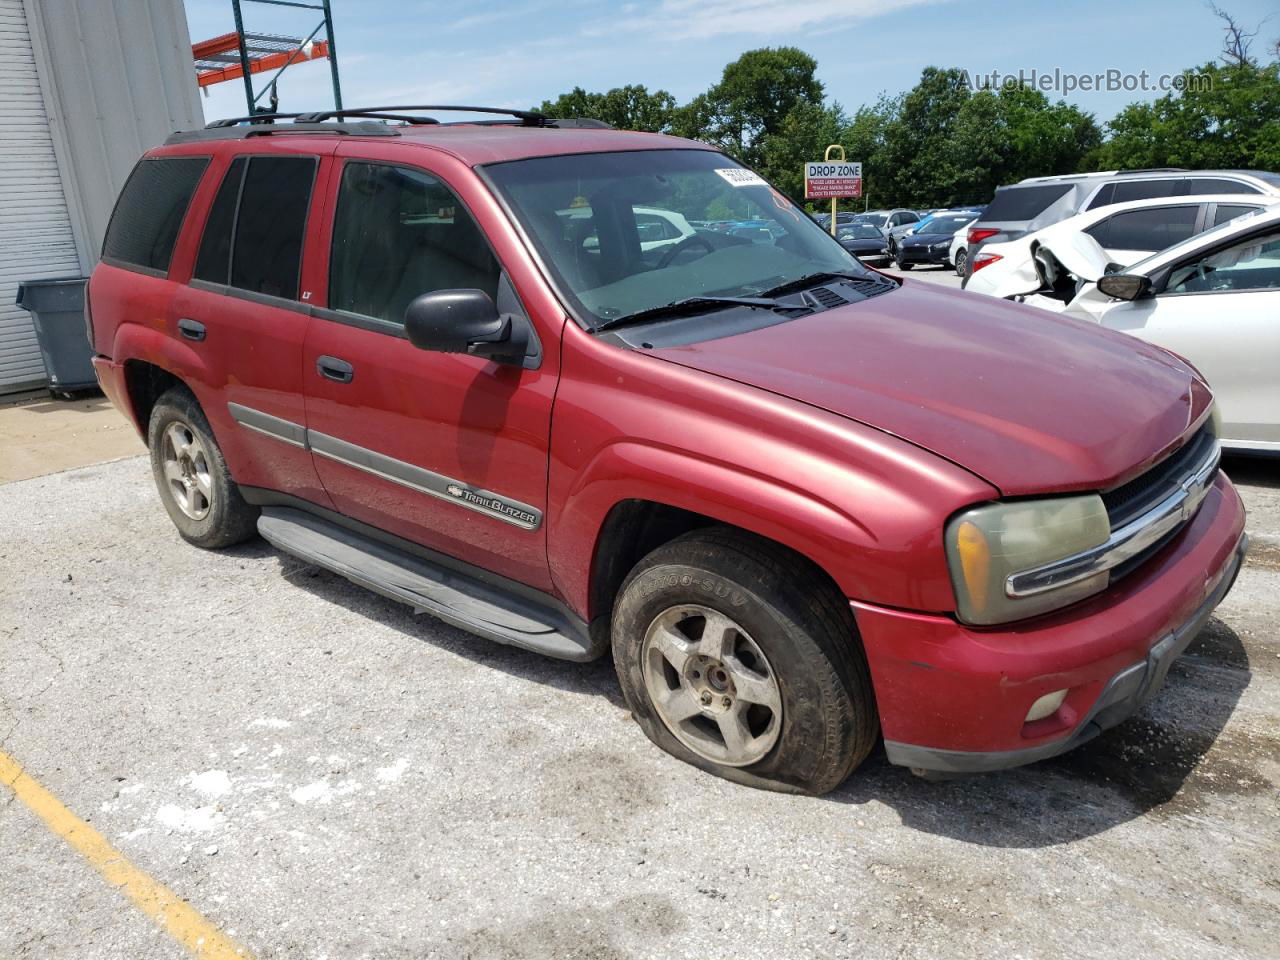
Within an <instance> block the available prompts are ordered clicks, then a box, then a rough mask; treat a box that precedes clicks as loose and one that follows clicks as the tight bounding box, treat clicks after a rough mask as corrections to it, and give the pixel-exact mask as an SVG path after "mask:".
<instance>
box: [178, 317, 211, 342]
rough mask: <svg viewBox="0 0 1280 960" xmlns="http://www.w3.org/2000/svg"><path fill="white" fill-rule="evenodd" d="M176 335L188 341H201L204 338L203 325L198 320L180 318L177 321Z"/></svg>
mask: <svg viewBox="0 0 1280 960" xmlns="http://www.w3.org/2000/svg"><path fill="white" fill-rule="evenodd" d="M178 333H180V334H182V336H184V337H186V338H187V339H188V340H203V339H204V336H205V329H204V324H203V323H201V322H200V321H199V320H192V319H190V318H189V317H181V318H180V319H179V320H178Z"/></svg>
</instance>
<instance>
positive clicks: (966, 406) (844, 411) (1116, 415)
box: [646, 280, 1212, 496]
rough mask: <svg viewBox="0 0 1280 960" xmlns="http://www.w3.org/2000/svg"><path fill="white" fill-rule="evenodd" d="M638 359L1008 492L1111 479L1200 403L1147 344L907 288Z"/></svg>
mask: <svg viewBox="0 0 1280 960" xmlns="http://www.w3.org/2000/svg"><path fill="white" fill-rule="evenodd" d="M646 352H651V353H652V354H653V355H656V356H658V357H661V358H663V359H665V360H668V361H671V362H674V363H679V364H681V365H683V366H686V367H690V368H693V369H697V370H702V371H705V372H707V373H711V374H715V375H717V376H721V377H726V378H728V379H730V380H735V381H738V382H740V383H744V384H749V385H751V386H754V387H758V388H760V389H763V390H768V391H770V392H772V393H775V394H779V395H782V396H786V397H790V398H792V399H794V400H798V401H800V402H803V403H806V404H809V405H811V406H814V407H819V408H821V409H823V410H827V411H830V412H832V413H835V414H839V415H842V416H846V417H849V418H851V419H853V420H857V421H859V422H861V423H865V424H867V425H868V426H872V427H876V428H878V429H880V430H884V431H886V432H887V433H891V434H894V435H895V436H898V437H901V438H903V439H905V440H907V441H909V442H911V443H913V444H915V445H917V446H920V447H923V448H925V449H927V450H930V451H932V452H934V453H936V454H938V455H939V456H942V457H945V458H947V459H948V460H951V461H952V462H954V463H957V464H959V465H961V466H963V467H965V468H966V469H968V470H970V471H971V472H973V473H975V474H977V475H978V476H980V477H982V478H983V479H985V480H986V481H987V482H989V483H991V484H992V485H993V486H995V487H997V488H998V489H999V490H1001V491H1002V492H1003V493H1004V494H1006V495H1009V496H1015V495H1021V494H1032V493H1045V492H1056V491H1062V492H1065V491H1070V490H1097V489H1106V488H1108V487H1111V486H1114V485H1116V484H1118V483H1122V482H1124V481H1125V480H1127V479H1129V478H1130V477H1132V476H1134V475H1135V474H1137V473H1138V472H1140V471H1141V470H1142V469H1145V468H1146V467H1147V466H1148V465H1149V464H1150V463H1151V462H1152V461H1154V460H1155V459H1157V458H1158V457H1160V456H1162V455H1163V454H1164V453H1165V452H1167V451H1168V450H1170V449H1171V448H1173V447H1175V446H1176V445H1177V444H1178V443H1179V441H1180V439H1181V438H1182V437H1183V436H1184V435H1185V434H1186V433H1187V430H1188V428H1189V427H1190V426H1191V424H1192V423H1194V422H1196V421H1198V420H1199V419H1200V417H1201V416H1202V415H1203V413H1204V411H1205V410H1206V408H1207V407H1208V406H1209V404H1210V402H1211V399H1212V398H1211V394H1210V392H1209V389H1208V387H1207V386H1205V384H1204V383H1203V382H1202V381H1201V380H1200V379H1199V378H1198V377H1197V376H1196V375H1195V374H1194V373H1193V372H1192V371H1191V370H1190V368H1189V367H1187V366H1186V365H1185V364H1183V363H1182V362H1180V361H1179V360H1178V359H1177V358H1176V357H1174V356H1173V355H1172V354H1170V353H1167V352H1166V351H1164V350H1161V349H1159V348H1158V347H1154V346H1151V345H1150V344H1147V343H1144V342H1142V341H1140V340H1136V339H1134V338H1131V337H1127V336H1125V335H1123V334H1119V333H1115V332H1112V331H1109V330H1105V329H1102V328H1100V327H1098V326H1096V325H1093V324H1089V323H1084V322H1081V321H1078V320H1074V319H1071V318H1067V317H1062V316H1059V315H1055V314H1050V313H1048V312H1046V311H1043V310H1037V309H1034V308H1031V307H1026V306H1022V305H1020V304H1015V303H1010V302H1008V301H1004V300H996V299H992V298H990V297H980V296H975V295H973V294H968V293H964V292H961V291H955V290H949V289H946V288H942V287H937V286H931V285H929V284H925V283H923V282H919V281H910V280H908V281H906V282H905V283H904V284H903V286H902V287H901V288H900V289H898V290H894V291H891V292H889V293H886V294H881V295H879V296H875V297H871V298H869V299H867V300H864V301H862V302H859V303H855V304H850V305H848V306H844V307H839V308H836V309H833V310H827V311H824V312H822V313H816V314H812V315H810V316H807V317H802V318H799V319H795V320H790V321H787V322H784V323H779V324H775V325H773V326H769V327H764V328H762V329H757V330H753V331H751V332H748V333H742V334H737V335H735V336H729V337H724V338H721V339H717V340H708V341H703V342H700V343H695V344H688V345H684V346H675V347H665V348H660V349H656V350H653V351H646Z"/></svg>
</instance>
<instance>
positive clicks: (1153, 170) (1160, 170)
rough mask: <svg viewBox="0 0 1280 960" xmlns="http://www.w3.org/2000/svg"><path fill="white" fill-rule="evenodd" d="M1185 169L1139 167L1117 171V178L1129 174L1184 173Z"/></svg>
mask: <svg viewBox="0 0 1280 960" xmlns="http://www.w3.org/2000/svg"><path fill="white" fill-rule="evenodd" d="M1186 172H1187V168H1186V167H1140V168H1138V169H1137V170H1117V171H1116V175H1117V176H1125V175H1127V174H1130V173H1186Z"/></svg>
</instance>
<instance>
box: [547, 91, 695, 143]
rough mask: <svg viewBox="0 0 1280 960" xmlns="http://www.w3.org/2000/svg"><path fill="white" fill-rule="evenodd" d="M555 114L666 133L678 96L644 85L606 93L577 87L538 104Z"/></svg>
mask: <svg viewBox="0 0 1280 960" xmlns="http://www.w3.org/2000/svg"><path fill="white" fill-rule="evenodd" d="M534 109H536V110H537V111H538V112H539V113H545V114H547V115H548V116H551V117H590V118H592V119H595V120H603V121H604V122H605V123H607V124H609V125H611V126H614V127H617V128H618V129H619V130H646V131H650V132H653V133H665V132H667V131H668V130H670V128H671V123H672V119H673V117H674V115H675V111H676V98H675V97H673V96H672V95H671V94H669V93H667V91H665V90H655V91H654V92H653V93H650V92H649V90H648V88H647V87H645V86H644V84H639V83H637V84H629V85H627V86H625V87H614V88H613V89H612V90H609V91H607V92H605V93H588V92H587V91H586V90H583V89H582V88H581V87H574V88H573V89H572V90H571V91H569V92H568V93H562V94H561V95H560V96H559V97H557V98H556V99H555V100H544V101H542V104H541V106H538V107H535V108H534Z"/></svg>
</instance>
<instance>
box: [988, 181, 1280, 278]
mask: <svg viewBox="0 0 1280 960" xmlns="http://www.w3.org/2000/svg"><path fill="white" fill-rule="evenodd" d="M1274 203H1280V197H1271V196H1264V195H1259V196H1256V197H1248V196H1241V195H1240V194H1222V195H1217V196H1205V197H1179V198H1177V199H1164V200H1135V201H1132V202H1130V203H1114V204H1111V205H1109V206H1105V207H1101V208H1098V209H1095V210H1090V211H1088V212H1087V213H1082V214H1080V215H1079V216H1075V217H1070V218H1068V219H1066V220H1063V221H1061V222H1059V223H1055V224H1054V225H1053V226H1050V227H1045V228H1044V229H1043V230H1037V231H1036V232H1035V233H1030V234H1027V235H1026V236H1025V237H1022V238H1020V239H1018V240H1010V241H1008V242H1007V243H988V244H984V245H983V247H982V250H981V252H980V253H979V254H978V255H977V257H976V258H975V260H974V262H973V266H972V271H971V276H970V278H969V283H968V286H967V287H966V289H968V290H971V291H973V292H974V293H986V294H990V295H991V296H997V297H1007V298H1012V297H1019V296H1032V295H1039V294H1040V292H1041V290H1042V288H1043V287H1044V276H1043V264H1038V263H1037V260H1036V254H1037V251H1038V250H1039V249H1040V248H1041V247H1042V246H1044V245H1046V244H1047V245H1049V246H1051V247H1053V248H1054V249H1059V245H1060V244H1063V243H1066V242H1070V240H1069V238H1071V237H1072V235H1073V234H1086V235H1088V236H1089V237H1092V238H1093V239H1094V240H1096V241H1097V242H1098V245H1099V246H1100V247H1102V249H1103V250H1104V252H1105V253H1106V256H1107V258H1108V262H1110V263H1112V264H1118V265H1119V266H1121V267H1124V266H1128V265H1129V264H1131V263H1136V262H1137V261H1139V260H1142V259H1144V258H1146V257H1149V256H1151V254H1153V253H1155V252H1156V251H1157V250H1163V249H1164V248H1165V247H1170V246H1173V245H1174V244H1176V243H1180V242H1182V241H1183V240H1185V239H1187V238H1188V237H1191V236H1194V235H1195V234H1197V233H1201V232H1203V231H1205V230H1208V229H1210V228H1211V227H1213V226H1216V225H1217V224H1220V223H1225V222H1226V221H1228V220H1231V219H1232V218H1234V217H1238V216H1240V215H1241V214H1244V213H1250V212H1252V211H1254V210H1259V209H1261V208H1262V207H1264V206H1268V205H1270V204H1274ZM1055 276H1056V277H1057V280H1058V284H1059V286H1060V289H1059V290H1058V291H1057V294H1058V296H1059V298H1061V299H1062V300H1065V299H1070V297H1071V296H1073V295H1074V294H1075V286H1074V284H1075V282H1076V281H1075V279H1074V278H1073V277H1072V276H1071V275H1070V274H1069V273H1068V272H1066V271H1061V272H1059V273H1057V274H1055Z"/></svg>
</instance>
